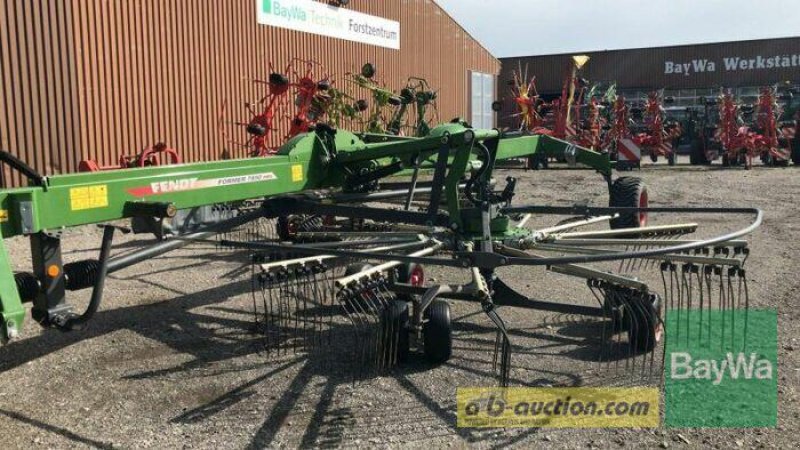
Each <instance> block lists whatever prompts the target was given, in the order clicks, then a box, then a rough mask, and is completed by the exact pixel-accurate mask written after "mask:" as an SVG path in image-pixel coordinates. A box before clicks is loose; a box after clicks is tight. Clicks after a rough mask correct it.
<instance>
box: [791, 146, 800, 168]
mask: <svg viewBox="0 0 800 450" xmlns="http://www.w3.org/2000/svg"><path fill="white" fill-rule="evenodd" d="M792 162H793V163H794V165H795V166H800V140H795V142H794V145H792Z"/></svg>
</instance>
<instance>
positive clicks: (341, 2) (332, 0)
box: [328, 0, 350, 8]
mask: <svg viewBox="0 0 800 450" xmlns="http://www.w3.org/2000/svg"><path fill="white" fill-rule="evenodd" d="M348 3H350V0H328V4H329V5H332V6H336V7H338V8H341V7H343V6H347V4H348Z"/></svg>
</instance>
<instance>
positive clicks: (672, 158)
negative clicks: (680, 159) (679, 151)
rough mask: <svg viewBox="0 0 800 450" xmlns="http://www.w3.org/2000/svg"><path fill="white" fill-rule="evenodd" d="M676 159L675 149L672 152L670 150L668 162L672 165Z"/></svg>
mask: <svg viewBox="0 0 800 450" xmlns="http://www.w3.org/2000/svg"><path fill="white" fill-rule="evenodd" d="M675 159H676V155H675V151H674V150H673V151H672V152H670V154H668V155H667V163H668V164H669V165H670V166H674V165H675Z"/></svg>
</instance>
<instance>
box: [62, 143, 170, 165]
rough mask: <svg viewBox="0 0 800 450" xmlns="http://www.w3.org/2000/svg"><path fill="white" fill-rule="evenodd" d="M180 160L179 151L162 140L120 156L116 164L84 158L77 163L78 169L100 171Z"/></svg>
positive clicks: (163, 163)
mask: <svg viewBox="0 0 800 450" xmlns="http://www.w3.org/2000/svg"><path fill="white" fill-rule="evenodd" d="M181 162H182V159H181V155H180V153H178V151H177V150H175V149H173V148H170V147H169V146H167V144H164V143H163V142H162V143H158V144H156V145H153V146H152V147H148V148H146V149H144V150H143V151H142V152H141V153H139V154H137V155H134V156H125V155H123V156H120V157H119V159H118V160H117V164H116V165H111V166H103V165H100V164H99V163H98V162H97V161H95V160H91V159H84V160H83V161H81V162H80V163H79V164H78V171H79V172H100V171H104V170H118V169H133V168H142V167H155V166H164V165H168V164H180V163H181Z"/></svg>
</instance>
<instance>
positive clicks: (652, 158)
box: [650, 152, 658, 163]
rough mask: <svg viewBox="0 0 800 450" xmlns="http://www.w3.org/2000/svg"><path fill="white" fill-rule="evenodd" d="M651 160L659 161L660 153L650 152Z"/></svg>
mask: <svg viewBox="0 0 800 450" xmlns="http://www.w3.org/2000/svg"><path fill="white" fill-rule="evenodd" d="M650 161H653V162H654V163H657V162H658V155H657V154H656V152H650Z"/></svg>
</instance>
